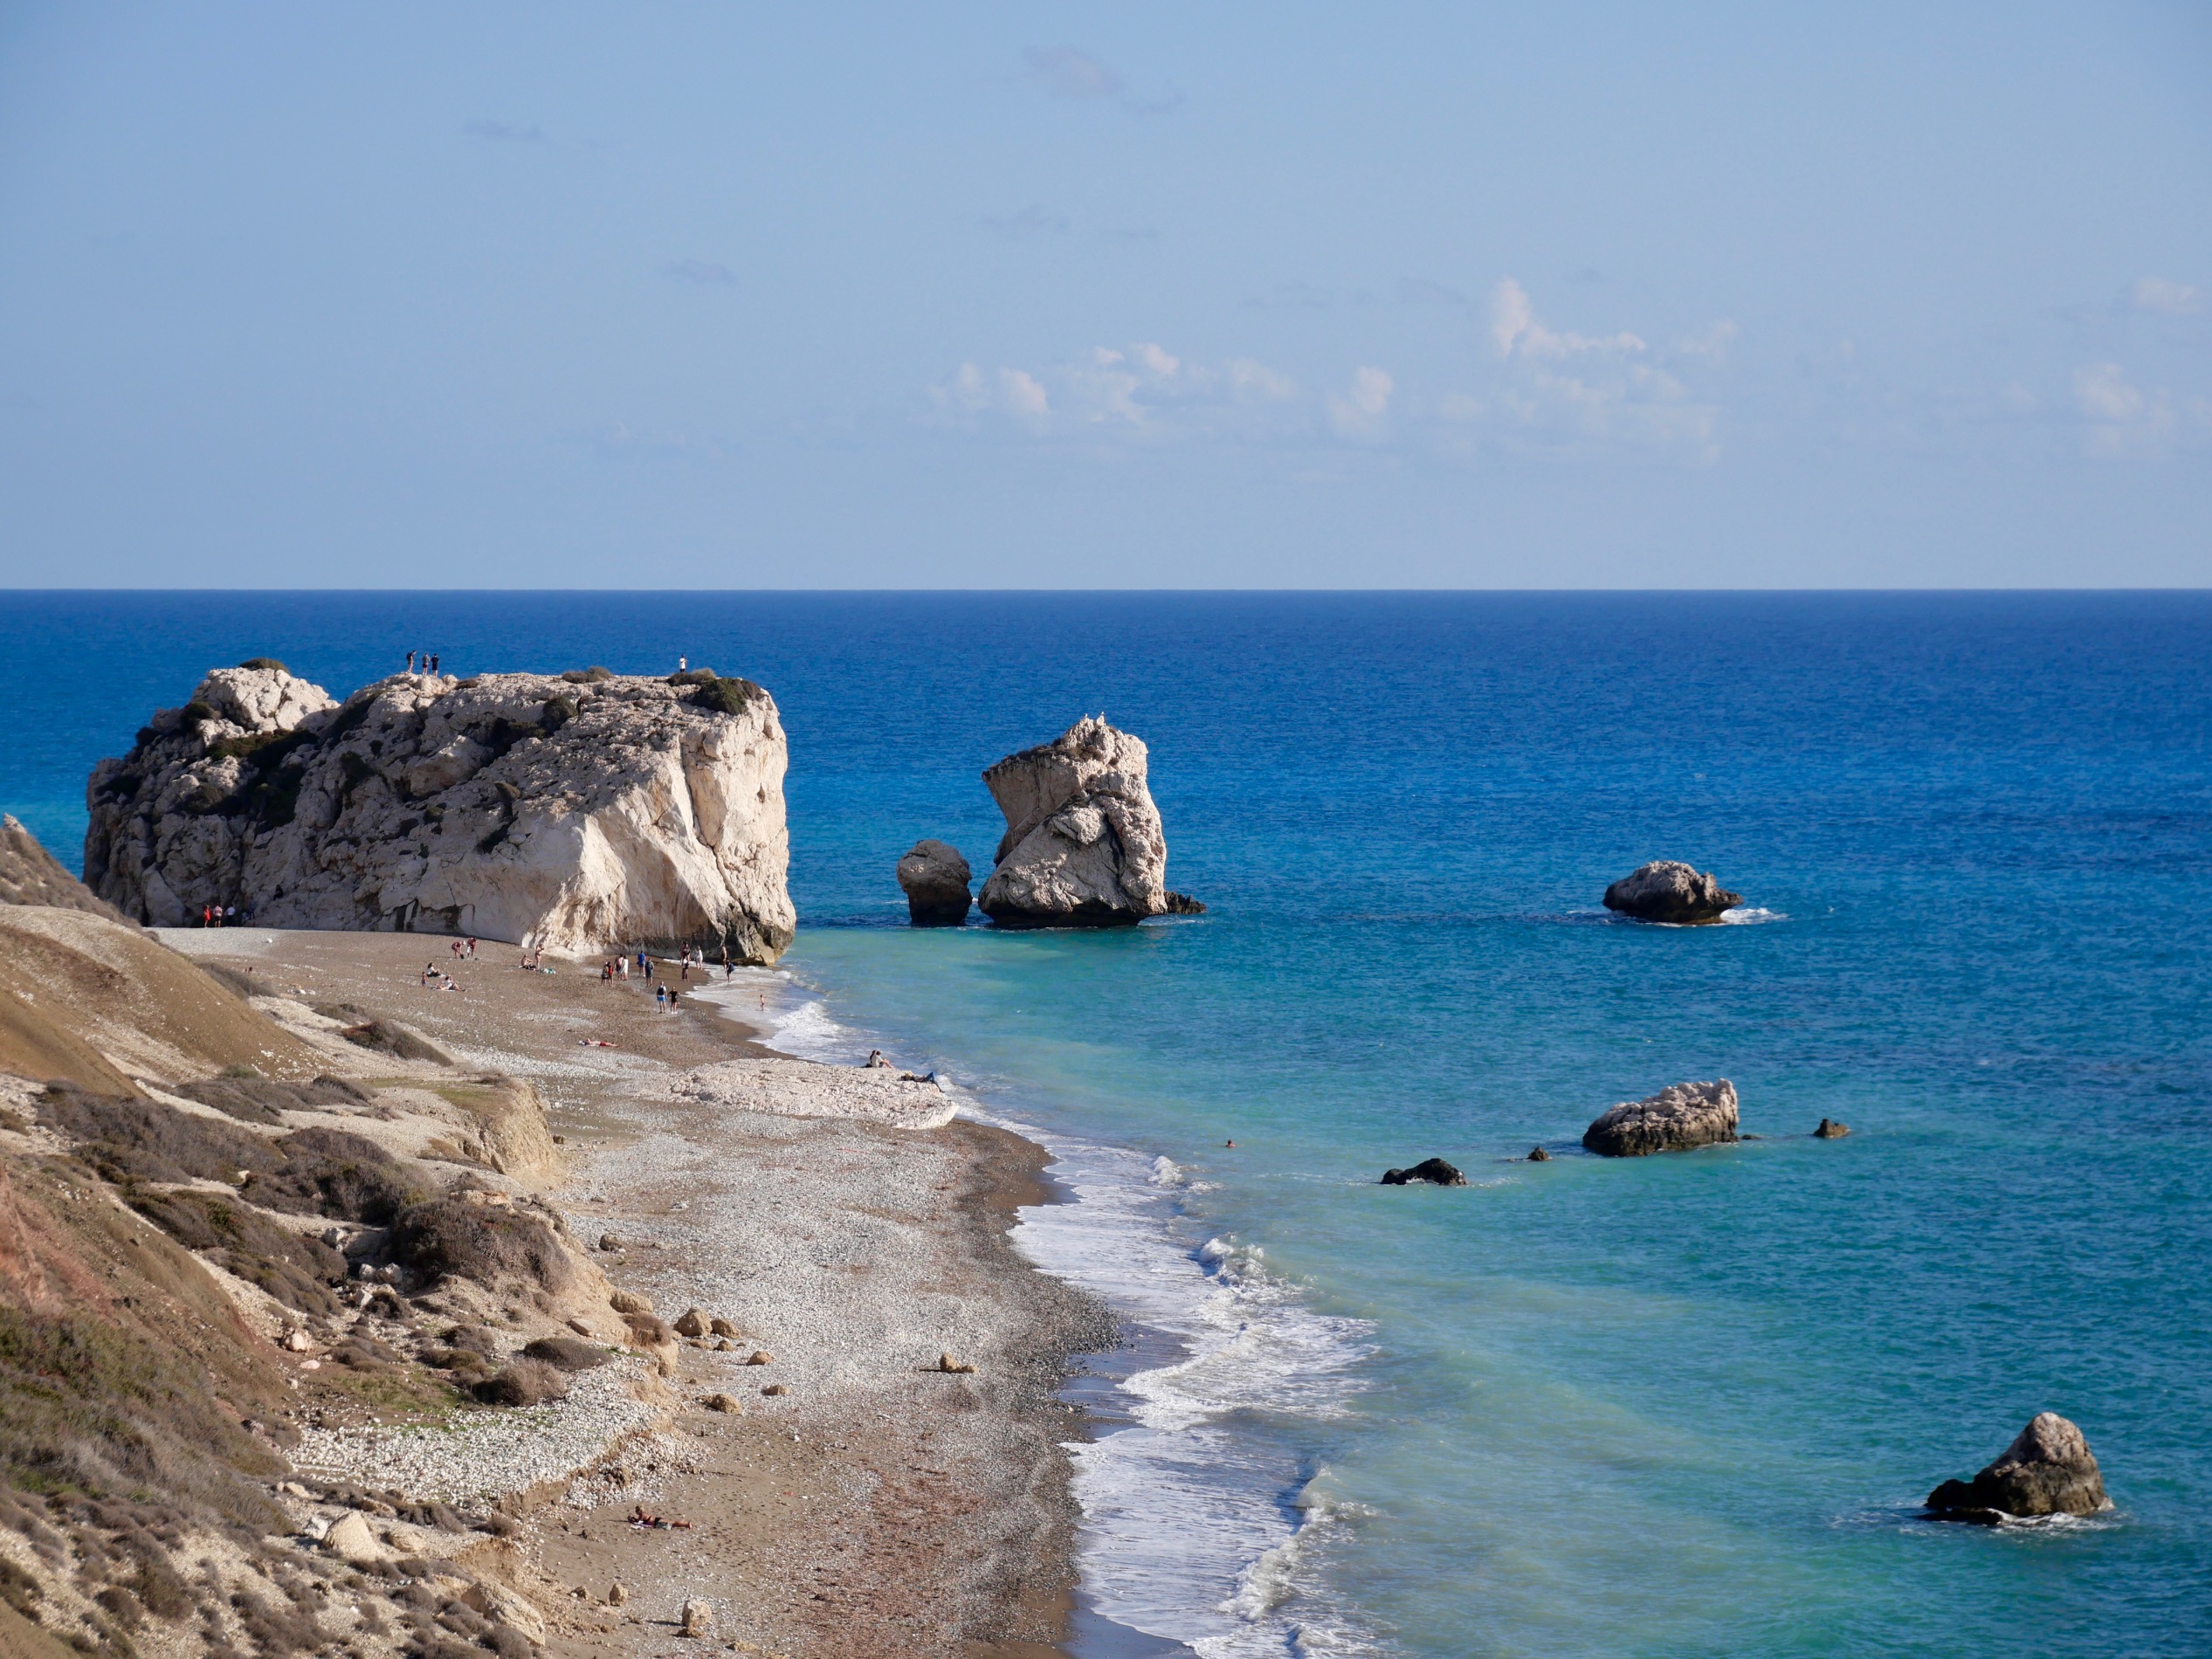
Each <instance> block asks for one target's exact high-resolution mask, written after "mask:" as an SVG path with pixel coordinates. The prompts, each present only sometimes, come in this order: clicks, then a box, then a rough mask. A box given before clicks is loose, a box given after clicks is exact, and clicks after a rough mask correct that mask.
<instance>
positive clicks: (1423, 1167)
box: [1382, 1158, 1467, 1187]
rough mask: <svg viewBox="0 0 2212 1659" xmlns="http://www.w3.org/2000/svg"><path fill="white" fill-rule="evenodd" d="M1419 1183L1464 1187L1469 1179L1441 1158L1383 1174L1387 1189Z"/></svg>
mask: <svg viewBox="0 0 2212 1659" xmlns="http://www.w3.org/2000/svg"><path fill="white" fill-rule="evenodd" d="M1415 1181H1428V1182H1430V1183H1431V1184H1432V1185H1434V1186H1437V1187H1464V1186H1465V1185H1466V1184H1467V1178H1466V1177H1465V1176H1464V1175H1463V1174H1460V1173H1459V1172H1458V1171H1457V1169H1455V1168H1453V1167H1451V1165H1450V1164H1448V1163H1446V1162H1444V1160H1443V1159H1441V1158H1424V1159H1423V1160H1421V1161H1420V1162H1419V1163H1417V1164H1416V1165H1415V1166H1414V1167H1412V1168H1411V1169H1386V1170H1384V1171H1383V1172H1382V1184H1383V1185H1384V1186H1385V1187H1409V1186H1411V1185H1412V1184H1413V1183H1414V1182H1415Z"/></svg>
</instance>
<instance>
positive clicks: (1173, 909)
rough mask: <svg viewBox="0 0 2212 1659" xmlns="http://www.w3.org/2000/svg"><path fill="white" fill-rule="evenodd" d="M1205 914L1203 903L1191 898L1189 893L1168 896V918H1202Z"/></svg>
mask: <svg viewBox="0 0 2212 1659" xmlns="http://www.w3.org/2000/svg"><path fill="white" fill-rule="evenodd" d="M1205 913H1206V906H1205V905H1204V903H1203V902H1202V901H1201V900H1199V899H1196V898H1192V897H1191V896H1190V895H1189V893H1169V894H1168V915H1170V916H1203V915H1204V914H1205Z"/></svg>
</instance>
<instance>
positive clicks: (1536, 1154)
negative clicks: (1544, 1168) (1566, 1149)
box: [1528, 1146, 1552, 1164]
mask: <svg viewBox="0 0 2212 1659" xmlns="http://www.w3.org/2000/svg"><path fill="white" fill-rule="evenodd" d="M1528 1161H1529V1162H1530V1163H1532V1164H1548V1163H1549V1162H1551V1161H1552V1155H1551V1153H1547V1152H1546V1151H1545V1150H1544V1149H1543V1148H1542V1147H1541V1146H1538V1147H1536V1148H1534V1149H1533V1150H1532V1151H1531V1152H1530V1153H1529V1154H1528Z"/></svg>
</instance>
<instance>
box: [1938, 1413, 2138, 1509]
mask: <svg viewBox="0 0 2212 1659" xmlns="http://www.w3.org/2000/svg"><path fill="white" fill-rule="evenodd" d="M2111 1507H2112V1499H2111V1498H2109V1497H2105V1477H2104V1475H2103V1474H2102V1472H2100V1471H2099V1470H2098V1467H2097V1459H2096V1457H2095V1456H2094V1455H2093V1454H2092V1453H2091V1451H2090V1449H2089V1442H2088V1441H2087V1439H2085V1437H2084V1436H2083V1435H2082V1431H2081V1430H2080V1429H2078V1428H2076V1427H2075V1426H2074V1425H2073V1424H2072V1423H2071V1422H2068V1421H2067V1420H2066V1419H2065V1418H2064V1417H2062V1416H2060V1415H2058V1414H2057V1412H2055V1411H2045V1412H2039V1413H2037V1414H2036V1416H2035V1417H2034V1418H2032V1419H2031V1420H2030V1421H2029V1424H2028V1426H2027V1427H2026V1428H2023V1429H2022V1430H2021V1431H2020V1434H2019V1436H2018V1437H2017V1438H2016V1439H2015V1440H2014V1442H2012V1444H2011V1445H2009V1446H2008V1447H2006V1448H2005V1449H2004V1450H2003V1451H2002V1453H2000V1454H1999V1455H1998V1457H1997V1460H1996V1461H1995V1463H1991V1464H1990V1465H1989V1466H1988V1468H1987V1469H1985V1470H1982V1471H1981V1473H1980V1474H1979V1475H1976V1476H1975V1477H1974V1478H1973V1479H1972V1480H1970V1481H1966V1480H1947V1481H1945V1482H1944V1483H1943V1484H1942V1485H1940V1486H1939V1487H1937V1488H1936V1489H1935V1490H1933V1491H1932V1492H1930V1493H1929V1494H1928V1511H1929V1513H1930V1514H1932V1515H1933V1516H1934V1517H1935V1518H1937V1519H1938V1520H1945V1521H1974V1522H1978V1523H1980V1524H1981V1525H1985V1526H1986V1525H1995V1523H1997V1522H1998V1521H2001V1520H2003V1519H2005V1518H2007V1517H2008V1516H2032V1515H2094V1514H2096V1513H2097V1511H2099V1510H2105V1509H2110V1508H2111Z"/></svg>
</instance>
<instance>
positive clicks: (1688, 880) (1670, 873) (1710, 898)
mask: <svg viewBox="0 0 2212 1659" xmlns="http://www.w3.org/2000/svg"><path fill="white" fill-rule="evenodd" d="M1742 903H1743V895H1742V894H1741V893H1732V892H1729V891H1727V890H1726V889H1725V888H1723V887H1722V886H1721V885H1720V884H1719V882H1718V881H1716V880H1714V879H1713V878H1712V876H1710V875H1708V874H1706V872H1705V871H1699V870H1694V869H1692V867H1691V866H1690V865H1688V864H1678V863H1676V862H1675V861H1674V860H1673V859H1671V858H1662V859H1659V860H1658V861H1657V862H1656V863H1653V864H1645V865H1643V866H1642V867H1641V868H1640V869H1637V870H1635V871H1630V873H1629V874H1628V875H1625V876H1623V877H1622V878H1620V880H1618V881H1616V882H1615V883H1614V884H1613V885H1611V886H1610V887H1608V888H1607V889H1606V890H1605V908H1606V909H1608V910H1617V911H1619V912H1621V913H1622V914H1623V916H1634V917H1636V918H1637V919H1638V920H1640V921H1647V922H1671V923H1673V924H1674V925H1675V926H1693V925H1695V924H1698V923H1700V922H1717V921H1719V919H1720V917H1721V914H1722V912H1725V911H1728V910H1732V909H1733V908H1734V907H1735V906H1736V905H1740V904H1742Z"/></svg>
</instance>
